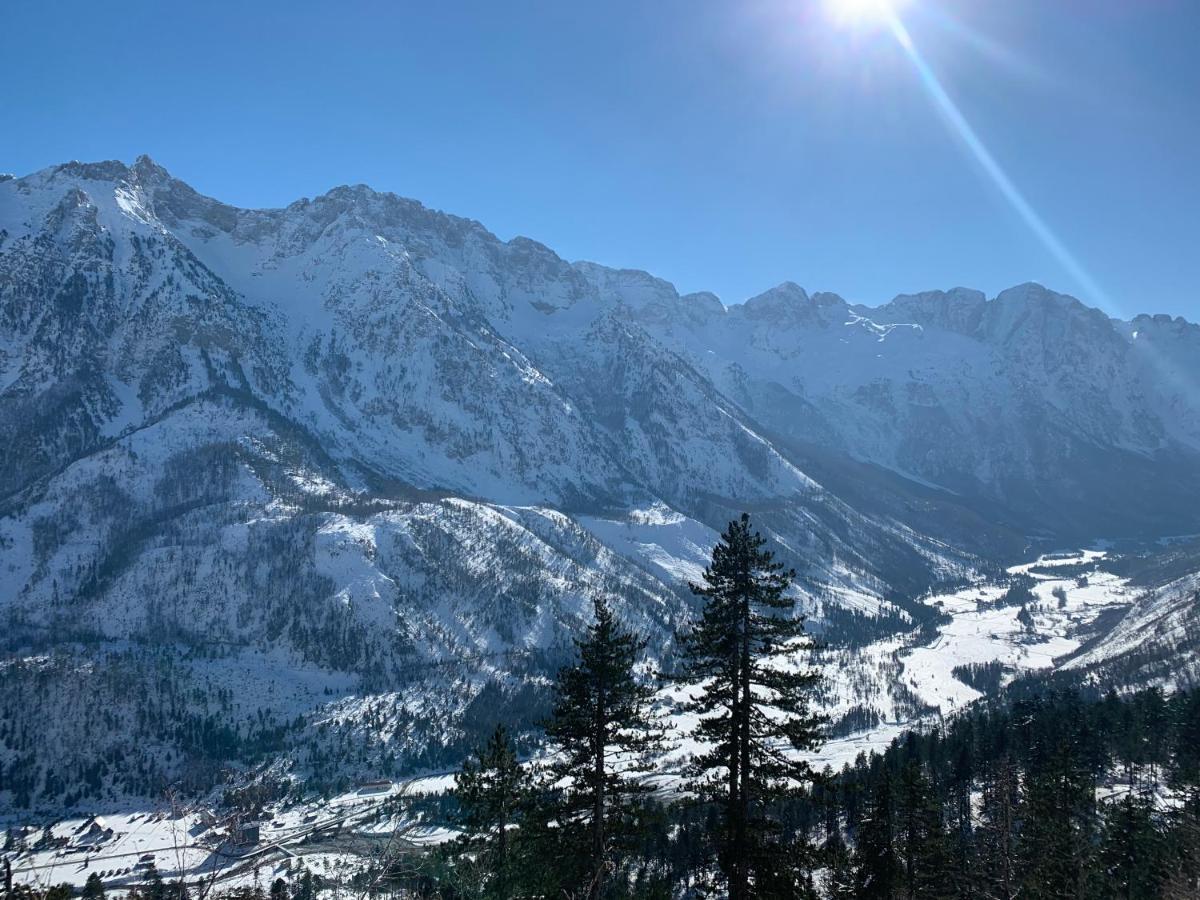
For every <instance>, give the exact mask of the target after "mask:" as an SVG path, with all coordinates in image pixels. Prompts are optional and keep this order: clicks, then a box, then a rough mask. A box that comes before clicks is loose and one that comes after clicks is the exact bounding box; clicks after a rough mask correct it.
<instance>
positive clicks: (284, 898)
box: [269, 878, 289, 900]
mask: <svg viewBox="0 0 1200 900" xmlns="http://www.w3.org/2000/svg"><path fill="white" fill-rule="evenodd" d="M269 896H270V900H289V895H288V886H287V882H286V881H284V880H283V879H282V878H276V879H275V880H274V881H272V882H271V893H270V895H269Z"/></svg>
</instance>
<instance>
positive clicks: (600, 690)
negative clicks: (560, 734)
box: [588, 680, 608, 900]
mask: <svg viewBox="0 0 1200 900" xmlns="http://www.w3.org/2000/svg"><path fill="white" fill-rule="evenodd" d="M606 702H607V698H606V697H605V692H604V682H603V680H601V682H600V684H599V685H597V692H596V721H595V731H594V736H593V737H594V741H595V744H594V745H593V747H592V751H593V755H594V757H595V760H594V769H593V773H592V774H593V777H594V778H595V781H596V784H595V797H594V798H593V801H592V881H591V884H590V885H589V886H588V900H598V898H599V896H600V891H601V889H602V888H603V887H604V811H605V810H604V807H605V796H604V748H605V746H606V745H607V743H608V727H607V722H606V718H607V715H608V710H607V709H605V705H606Z"/></svg>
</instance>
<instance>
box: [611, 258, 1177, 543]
mask: <svg viewBox="0 0 1200 900" xmlns="http://www.w3.org/2000/svg"><path fill="white" fill-rule="evenodd" d="M630 278H632V276H630ZM595 280H596V283H597V284H598V285H600V286H602V289H604V290H611V291H613V292H617V293H619V292H620V291H621V289H622V287H621V284H622V281H621V279H620V278H619V277H618V278H614V277H613V275H612V273H607V272H605V273H599V272H598V273H597V275H596V276H595ZM644 291H645V294H646V295H649V294H651V293H653V295H654V297H653V299H646V300H641V301H640V302H639V307H638V309H637V310H636V312H635V319H636V320H637V321H639V322H641V323H643V324H645V325H646V327H647V328H649V329H650V330H651V331H652V333H654V334H656V335H657V336H658V337H659V338H660V339H661V340H663V341H664V342H666V343H669V344H670V345H671V346H672V347H674V348H676V349H677V350H678V351H679V352H681V353H682V354H683V355H685V356H686V357H687V358H688V359H689V360H691V361H692V362H693V363H694V364H695V365H696V366H697V367H698V368H700V369H701V370H702V371H705V372H707V373H708V375H709V376H710V377H711V378H712V380H713V382H714V384H715V385H717V386H718V387H719V388H720V389H721V390H722V391H723V392H724V393H725V394H726V395H727V396H729V397H730V398H731V399H733V400H734V401H735V402H737V403H738V404H739V406H741V407H742V408H743V409H745V410H746V411H747V412H748V413H749V414H750V415H752V416H753V417H754V418H755V419H756V420H757V421H758V422H760V423H761V424H762V426H763V427H764V428H765V429H766V433H768V434H771V435H773V436H774V437H775V439H776V442H777V443H779V444H784V445H788V444H793V445H794V446H795V448H796V453H797V455H798V458H799V459H801V460H803V459H805V458H807V456H808V455H813V456H816V457H820V458H825V459H828V458H829V456H830V455H831V454H834V455H839V456H841V457H843V458H851V459H855V460H860V461H865V462H867V463H871V464H874V465H875V466H878V467H882V468H884V469H888V470H891V471H893V472H895V473H897V474H898V475H900V476H902V478H903V479H904V480H905V481H907V482H909V483H914V482H915V483H917V484H928V485H934V486H936V487H938V488H940V489H942V490H943V491H947V492H951V493H952V494H953V495H955V496H956V497H958V498H960V499H961V500H962V501H963V502H965V503H966V504H967V505H969V506H970V507H972V508H973V509H975V510H976V511H978V512H981V513H983V514H985V515H987V516H988V517H989V518H991V519H993V520H994V521H1004V522H1009V523H1011V524H1013V525H1014V526H1015V527H1018V528H1020V529H1022V530H1023V531H1025V532H1026V533H1030V534H1049V535H1054V536H1056V537H1058V538H1059V539H1060V540H1063V539H1090V538H1098V537H1117V536H1139V537H1147V536H1162V535H1166V534H1172V533H1186V532H1190V531H1194V530H1195V522H1196V515H1195V509H1196V505H1197V500H1198V499H1200V326H1197V325H1194V324H1191V323H1188V322H1186V321H1184V320H1183V319H1171V318H1169V317H1166V316H1148V315H1142V316H1138V317H1137V318H1135V319H1134V320H1133V321H1131V322H1122V321H1118V320H1114V319H1111V318H1109V317H1108V316H1106V315H1105V314H1104V313H1102V312H1100V311H1099V310H1096V309H1091V308H1088V307H1086V306H1084V305H1083V304H1082V303H1080V302H1079V301H1078V300H1075V299H1074V298H1071V297H1068V296H1065V295H1062V294H1057V293H1054V292H1053V291H1049V290H1047V289H1045V288H1043V287H1041V286H1039V285H1036V284H1025V285H1021V286H1019V287H1014V288H1011V289H1010V290H1007V291H1004V292H1003V293H1001V294H1000V295H999V296H998V297H996V298H995V299H993V300H988V299H986V298H985V297H984V295H983V294H981V293H979V292H978V291H970V290H965V289H961V288H959V289H955V290H952V291H949V292H942V291H934V292H929V293H924V294H917V295H905V296H900V297H897V298H896V299H895V300H893V301H892V302H890V303H888V304H886V305H884V306H881V307H878V308H869V307H864V306H859V305H854V304H850V303H848V302H846V301H845V300H843V299H842V298H840V297H838V296H836V295H833V294H820V293H819V294H813V295H809V294H808V293H807V292H805V291H804V290H803V289H802V288H800V287H798V286H797V285H794V284H791V283H787V284H783V285H780V286H779V287H777V288H774V289H772V290H770V291H768V292H766V293H765V294H762V295H760V296H758V297H754V298H752V299H750V300H748V301H746V302H745V303H743V304H740V305H737V306H732V307H729V308H728V309H726V308H724V307H722V306H721V305H720V304H719V303H716V302H714V299H713V298H711V297H708V296H697V297H682V298H681V297H677V296H675V295H674V292H673V291H672V290H671V289H670V287H669V286H668V285H665V284H662V283H658V284H656V285H653V286H652V285H651V284H650V283H649V282H648V281H646V282H644ZM826 483H827V485H828V486H830V487H834V486H836V485H838V484H839V483H840V482H839V480H838V478H837V476H836V475H833V474H832V473H831V477H830V478H829V479H827V480H826Z"/></svg>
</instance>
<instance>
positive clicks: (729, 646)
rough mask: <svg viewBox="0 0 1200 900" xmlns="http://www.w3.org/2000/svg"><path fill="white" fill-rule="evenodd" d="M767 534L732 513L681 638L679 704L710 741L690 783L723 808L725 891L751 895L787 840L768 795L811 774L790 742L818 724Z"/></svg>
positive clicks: (773, 868) (814, 733)
mask: <svg viewBox="0 0 1200 900" xmlns="http://www.w3.org/2000/svg"><path fill="white" fill-rule="evenodd" d="M765 544H766V541H765V539H764V538H763V537H762V535H760V534H759V533H758V532H755V531H752V530H751V527H750V517H749V516H748V515H746V514H743V515H742V517H741V518H740V519H739V520H735V521H733V522H730V523H729V527H728V528H727V529H726V531H725V533H724V534H722V535H721V540H720V542H719V543H718V544H717V545H716V546H715V547H714V548H713V552H712V561H711V563H710V564H709V567H708V568H707V569H705V571H704V583H703V584H702V585H695V584H693V585H692V586H691V588H692V591H693V592H694V593H695V594H697V595H698V596H700V597H702V598H704V601H705V605H704V611H703V613H702V614H701V617H700V620H699V622H698V623H697V624H696V626H695V627H694V628H693V629H692V631H691V633H690V634H688V635H687V636H686V637H685V638H684V642H683V651H684V653H683V656H684V665H683V670H682V678H683V679H684V680H685V681H687V682H688V683H690V684H692V685H696V686H698V687H697V690H698V693H696V694H695V695H694V696H693V697H692V698H691V699H690V701H689V702H688V703H687V704H686V710H687V711H688V712H690V713H692V714H694V715H696V716H698V717H699V724H698V725H697V727H696V733H695V736H696V737H697V738H699V739H700V741H702V742H703V743H704V744H705V745H706V746H707V749H706V750H704V751H703V752H701V753H700V754H698V755H697V756H696V757H695V759H694V760H693V762H692V764H691V766H690V769H689V773H688V774H689V781H688V787H689V788H690V789H691V791H692V792H694V794H696V795H697V796H698V797H700V798H701V799H704V800H708V801H711V802H715V803H717V804H719V805H720V806H721V808H722V809H723V813H724V815H723V822H722V828H721V830H720V832H719V834H718V835H717V839H718V841H719V845H720V849H719V854H718V860H719V863H720V866H721V869H722V872H723V874H724V876H725V879H726V881H727V882H728V888H729V896H730V898H731V900H746V898H748V897H751V896H753V895H754V894H755V881H756V878H758V877H760V876H761V878H763V879H766V878H768V877H769V878H770V879H771V881H772V883H773V888H772V890H778V885H777V883H776V877H777V873H778V872H779V871H780V870H781V863H782V864H786V858H788V857H790V855H791V854H792V853H793V852H794V850H793V848H789V847H788V846H787V845H786V844H785V843H783V842H781V841H780V840H779V836H778V828H777V825H776V823H774V822H773V821H772V820H771V818H770V816H769V814H768V811H767V808H768V804H769V802H770V801H771V800H775V799H778V798H779V797H780V796H782V795H785V794H787V793H790V792H792V791H794V790H795V789H796V788H797V787H798V786H800V785H801V784H803V783H804V782H805V781H809V780H811V778H812V773H811V771H810V770H809V768H808V766H807V764H806V763H804V762H802V761H798V760H796V759H795V758H794V757H793V756H792V754H791V753H789V751H795V750H808V749H812V748H813V747H815V746H816V745H817V743H818V740H819V734H820V722H821V720H820V717H818V716H816V715H814V714H813V713H812V712H811V711H810V710H809V705H808V697H809V695H810V694H811V692H812V691H813V690H814V688H815V687H816V684H817V681H818V678H819V676H818V675H817V674H816V673H815V672H813V671H808V670H798V669H797V668H795V658H796V656H797V655H799V654H800V653H802V652H804V651H805V650H806V649H807V648H808V647H809V646H810V644H809V643H808V642H807V641H806V639H805V637H804V619H803V617H801V616H797V615H795V613H794V600H793V599H792V598H791V597H789V596H787V591H788V588H789V587H790V585H791V582H792V579H793V578H794V577H795V572H792V571H785V570H784V567H783V566H782V565H781V564H779V563H777V562H775V560H774V555H773V554H772V553H771V552H770V551H769V550H766V549H764V545H765ZM797 890H799V887H798V888H797Z"/></svg>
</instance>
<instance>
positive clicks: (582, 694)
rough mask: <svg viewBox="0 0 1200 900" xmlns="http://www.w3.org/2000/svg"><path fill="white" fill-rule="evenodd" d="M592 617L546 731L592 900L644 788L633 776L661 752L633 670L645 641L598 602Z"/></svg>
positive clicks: (563, 676) (564, 815) (647, 688)
mask: <svg viewBox="0 0 1200 900" xmlns="http://www.w3.org/2000/svg"><path fill="white" fill-rule="evenodd" d="M594 611H595V622H594V623H593V624H592V625H591V626H590V627H589V628H588V631H587V634H586V635H585V636H584V637H583V638H582V639H577V640H576V641H575V645H576V649H577V651H578V654H579V659H578V662H577V663H575V664H574V665H572V666H569V667H567V668H565V669H563V670H562V671H561V672H560V673H559V675H558V681H557V684H556V686H555V688H556V693H557V700H556V703H555V707H554V713H553V716H552V718H551V720H550V722H549V723H548V726H547V728H546V734H547V736H548V737H550V739H551V740H552V741H553V745H554V747H555V749H556V750H557V753H558V758H557V759H556V760H555V761H554V762H553V763H552V764H551V765H550V772H551V777H552V778H553V780H554V782H556V783H560V784H565V789H564V798H563V806H562V808H561V809H560V810H559V811H558V813H557V816H558V818H559V821H560V824H561V825H562V826H563V827H564V829H574V828H575V827H578V826H582V827H583V831H584V833H585V841H584V844H585V845H584V846H583V847H582V848H581V852H580V858H581V859H582V860H586V864H587V866H586V871H585V872H584V873H582V876H583V878H584V879H586V891H585V892H586V894H587V896H588V897H589V898H593V900H594V898H596V897H598V896H600V894H601V892H602V891H603V889H604V882H605V875H606V872H607V871H608V869H609V868H610V867H612V866H613V864H614V863H615V861H616V858H617V856H618V851H619V847H618V844H619V841H620V840H621V839H622V837H625V836H628V834H629V826H630V825H631V823H632V822H633V821H634V820H635V818H636V812H637V806H638V803H639V800H641V799H643V798H644V797H645V795H646V794H647V793H648V792H649V791H650V790H651V787H650V786H649V785H647V784H645V783H644V781H641V780H639V778H638V776H639V775H640V774H643V773H645V772H646V771H648V765H649V760H648V755H649V754H651V753H653V752H655V751H659V750H662V749H663V729H662V724H661V721H660V719H659V717H657V716H655V715H654V714H653V713H652V712H651V710H650V702H651V699H652V698H653V696H654V687H653V686H652V685H651V684H650V683H649V682H648V680H646V679H644V678H641V677H639V675H638V672H637V667H638V664H639V662H640V658H641V656H642V654H643V652H644V650H645V648H646V642H645V641H644V640H639V639H638V638H637V637H635V636H634V635H633V634H631V633H629V632H627V631H625V630H624V629H622V628H621V627H620V626H619V625H618V624H617V622H616V619H615V617H614V616H613V612H612V610H611V608H610V607H609V606H608V604H607V603H606V602H605V601H604V600H603V599H602V598H597V599H596V600H595V601H594Z"/></svg>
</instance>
